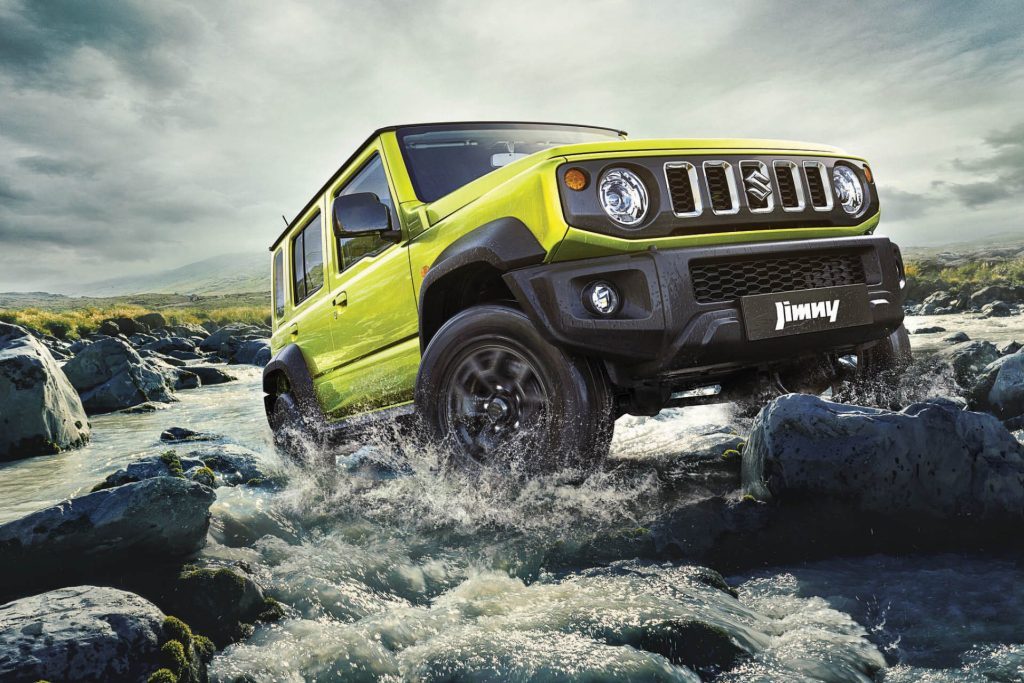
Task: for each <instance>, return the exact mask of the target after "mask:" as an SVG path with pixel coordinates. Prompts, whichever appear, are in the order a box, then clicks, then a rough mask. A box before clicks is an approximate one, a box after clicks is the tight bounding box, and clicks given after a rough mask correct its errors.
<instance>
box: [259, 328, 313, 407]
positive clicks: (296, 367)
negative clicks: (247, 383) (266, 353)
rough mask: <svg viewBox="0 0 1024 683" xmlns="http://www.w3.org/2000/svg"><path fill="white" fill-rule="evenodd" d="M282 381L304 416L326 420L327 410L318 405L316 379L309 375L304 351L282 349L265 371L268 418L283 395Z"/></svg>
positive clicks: (264, 385) (292, 348) (288, 346)
mask: <svg viewBox="0 0 1024 683" xmlns="http://www.w3.org/2000/svg"><path fill="white" fill-rule="evenodd" d="M281 378H284V380H285V381H286V382H287V386H288V389H289V390H290V393H291V394H292V396H294V398H295V401H296V403H298V405H299V408H300V409H301V410H302V411H303V413H305V414H306V415H309V416H311V417H312V416H315V417H319V418H323V410H322V409H321V408H320V403H319V402H318V401H317V398H316V390H315V388H314V386H313V377H312V376H311V375H310V374H309V368H308V367H307V366H306V359H305V357H304V356H303V355H302V349H300V348H299V347H298V345H296V344H288V345H287V346H285V347H284V348H282V349H281V350H280V351H278V352H277V353H276V354H275V355H274V357H273V358H271V359H270V362H269V363H267V365H266V367H264V368H263V393H264V394H265V395H264V397H263V401H264V406H265V407H266V409H267V414H268V415H269V414H270V411H271V410H273V406H274V401H275V400H276V398H277V396H278V395H279V393H280V390H281V386H280V380H281Z"/></svg>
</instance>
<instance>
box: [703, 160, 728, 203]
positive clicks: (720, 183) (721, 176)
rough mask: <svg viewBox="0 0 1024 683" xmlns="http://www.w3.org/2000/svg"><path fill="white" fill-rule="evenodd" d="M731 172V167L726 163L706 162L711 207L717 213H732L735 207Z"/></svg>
mask: <svg viewBox="0 0 1024 683" xmlns="http://www.w3.org/2000/svg"><path fill="white" fill-rule="evenodd" d="M729 173H730V170H729V168H728V167H727V166H725V165H724V164H710V163H708V164H704V177H705V178H707V180H708V195H709V196H710V197H711V208H712V209H714V210H715V212H716V213H730V212H732V210H733V208H734V207H733V203H732V192H731V191H730V188H729V175H728V174H729Z"/></svg>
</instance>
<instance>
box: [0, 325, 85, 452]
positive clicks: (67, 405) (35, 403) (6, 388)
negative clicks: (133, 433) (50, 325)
mask: <svg viewBox="0 0 1024 683" xmlns="http://www.w3.org/2000/svg"><path fill="white" fill-rule="evenodd" d="M88 440H89V421H88V419H87V418H86V416H85V409H84V408H83V407H82V401H81V400H80V399H79V397H78V393H77V392H76V391H75V389H74V387H72V386H71V383H70V382H69V381H68V379H67V377H66V376H65V375H64V373H63V372H61V370H60V368H59V367H58V366H57V363H56V361H54V359H53V356H52V355H50V352H49V351H48V350H47V349H46V347H44V346H43V345H42V344H40V343H39V341H38V340H37V339H35V338H34V337H33V336H32V335H31V334H29V333H28V331H26V330H25V329H24V328H22V327H18V326H16V325H8V324H7V323H0V460H12V459H15V458H23V457H26V456H30V455H47V454H52V453H59V452H60V451H63V450H66V449H68V448H75V447H78V446H81V445H83V444H84V443H86V442H87V441H88Z"/></svg>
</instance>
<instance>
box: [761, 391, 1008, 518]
mask: <svg viewBox="0 0 1024 683" xmlns="http://www.w3.org/2000/svg"><path fill="white" fill-rule="evenodd" d="M743 484H744V489H745V490H746V491H747V492H749V493H751V494H752V495H754V496H755V497H757V498H759V499H780V500H784V501H787V502H795V501H807V500H811V501H826V502H828V503H836V502H840V503H842V504H844V505H845V506H847V507H848V508H850V509H852V510H853V511H855V512H857V513H861V512H865V513H879V514H884V515H891V516H899V515H904V514H909V515H912V516H919V517H928V518H942V519H954V518H971V519H972V520H975V521H982V520H986V519H991V520H998V521H1003V522H1005V521H1006V520H1012V522H1013V523H1014V524H1019V523H1020V521H1024V445H1022V444H1020V443H1019V442H1018V441H1017V440H1016V439H1014V438H1013V435H1011V434H1010V433H1009V432H1008V431H1007V430H1006V428H1004V427H1003V425H1002V424H1001V423H1000V422H999V421H998V420H997V419H995V418H994V417H992V416H991V415H986V414H983V413H974V412H968V411H964V410H961V409H960V407H959V406H957V405H956V404H954V403H953V402H951V401H946V400H942V399H936V400H933V401H929V402H924V403H916V404H914V405H911V406H909V407H908V408H906V409H905V410H903V411H901V412H898V413H896V412H890V411H887V410H880V409H876V408H864V407H860V406H851V405H843V404H839V403H831V402H829V401H825V400H823V399H821V398H818V397H816V396H807V395H798V394H790V395H788V396H783V397H781V398H778V399H775V400H774V401H772V402H771V403H769V404H768V405H767V406H766V407H765V408H764V409H763V410H762V411H761V412H760V414H759V415H758V417H757V419H756V420H755V422H754V427H753V431H752V433H751V436H750V440H749V441H748V443H747V448H746V450H745V452H744V456H743Z"/></svg>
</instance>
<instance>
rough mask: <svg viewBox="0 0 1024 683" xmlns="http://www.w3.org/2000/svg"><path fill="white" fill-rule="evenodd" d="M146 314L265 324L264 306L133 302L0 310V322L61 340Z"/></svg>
mask: <svg viewBox="0 0 1024 683" xmlns="http://www.w3.org/2000/svg"><path fill="white" fill-rule="evenodd" d="M146 313H160V314H161V315H163V316H164V318H165V319H166V320H167V322H168V324H171V325H179V324H182V323H194V324H201V323H203V322H206V321H208V320H212V321H213V322H215V323H217V324H218V325H227V324H228V323H234V322H238V323H249V324H260V323H268V322H269V315H268V312H267V309H266V307H265V306H229V307H224V308H189V307H174V308H165V309H154V308H147V307H144V306H135V305H115V306H99V307H96V306H90V307H85V308H68V309H56V310H49V309H41V308H24V309H18V310H13V309H0V321H2V322H7V323H13V324H15V325H22V326H24V327H30V328H32V329H34V330H39V331H42V332H46V333H48V334H52V335H53V336H55V337H59V338H61V339H78V338H79V337H82V336H84V335H87V334H91V333H92V332H95V331H96V330H97V329H98V328H99V326H100V323H101V322H103V321H104V320H106V319H108V318H121V317H123V318H137V317H139V316H140V315H144V314H146Z"/></svg>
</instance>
